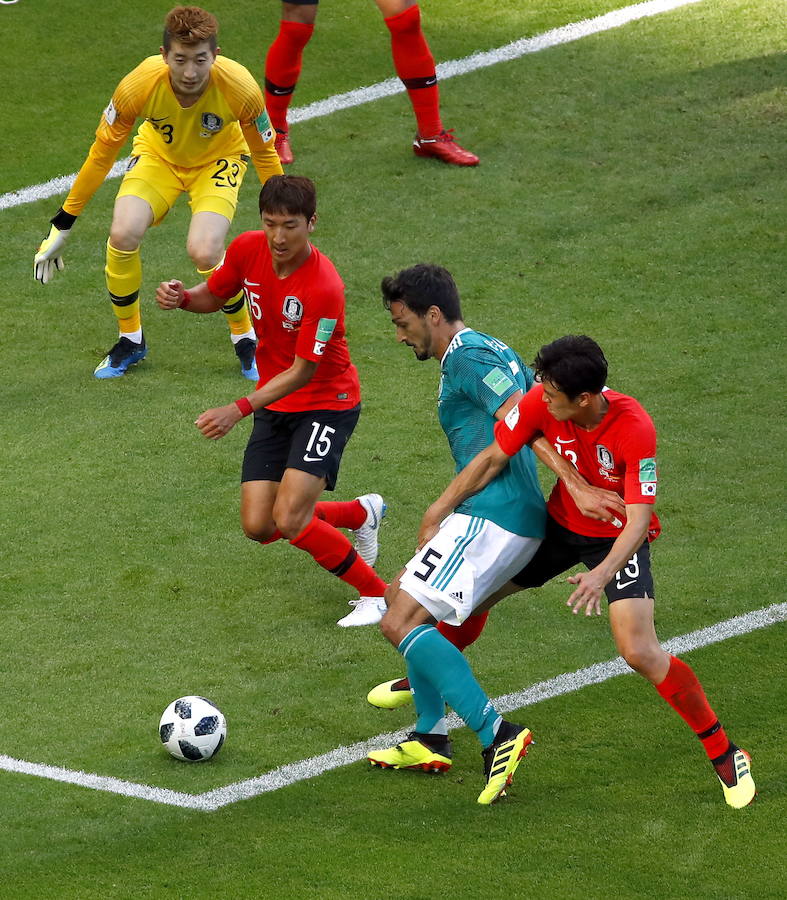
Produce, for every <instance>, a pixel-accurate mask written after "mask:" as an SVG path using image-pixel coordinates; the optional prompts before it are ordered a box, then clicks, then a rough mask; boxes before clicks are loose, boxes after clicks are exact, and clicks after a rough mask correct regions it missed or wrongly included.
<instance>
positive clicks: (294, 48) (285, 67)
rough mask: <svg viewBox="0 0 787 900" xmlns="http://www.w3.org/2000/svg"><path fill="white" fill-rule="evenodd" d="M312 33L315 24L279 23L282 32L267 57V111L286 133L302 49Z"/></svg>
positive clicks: (277, 125)
mask: <svg viewBox="0 0 787 900" xmlns="http://www.w3.org/2000/svg"><path fill="white" fill-rule="evenodd" d="M313 32H314V25H307V24H306V23H304V22H285V21H282V22H280V23H279V33H278V35H277V36H276V40H275V41H274V42H273V43H272V44H271V45H270V48H269V50H268V55H267V56H266V57H265V108H266V109H267V110H268V115H269V116H270V118H271V125H273V127H274V128H275V129H276V130H277V131H286V130H287V108H288V107H289V105H290V98H291V97H292V92H293V91H294V90H295V86H296V85H297V84H298V77H299V76H300V74H301V63H302V61H303V48H304V47H305V46H306V45H307V44H308V43H309V40H310V39H311V36H312V33H313Z"/></svg>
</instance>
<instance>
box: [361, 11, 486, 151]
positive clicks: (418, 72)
mask: <svg viewBox="0 0 787 900" xmlns="http://www.w3.org/2000/svg"><path fill="white" fill-rule="evenodd" d="M375 2H376V3H377V6H378V8H379V10H380V12H381V13H382V15H383V19H384V20H385V25H386V27H387V28H388V31H389V32H390V34H391V55H392V57H393V63H394V68H395V69H396V74H397V75H398V76H399V78H400V79H401V81H402V83H403V84H404V86H405V88H406V89H407V95H408V97H409V98H410V103H411V104H412V107H413V113H414V114H415V120H416V127H417V129H418V130H417V132H416V135H415V139H414V141H413V151H414V152H415V154H416V156H432V157H434V158H435V159H439V160H441V161H442V162H445V163H449V164H451V165H454V166H477V165H478V157H477V156H476V155H475V154H473V153H470V152H469V151H468V150H465V149H464V148H463V147H460V146H459V144H457V143H456V141H455V140H454V136H453V129H452V130H450V131H446V130H445V129H444V128H443V123H442V121H441V119H440V89H439V87H438V85H437V71H436V69H435V61H434V57H433V56H432V51H431V50H430V49H429V44H428V43H427V41H426V38H425V37H424V33H423V30H422V29H421V10H420V9H419V7H418V4H417V3H416V2H415V0H375Z"/></svg>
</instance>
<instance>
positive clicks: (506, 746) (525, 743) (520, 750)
mask: <svg viewBox="0 0 787 900" xmlns="http://www.w3.org/2000/svg"><path fill="white" fill-rule="evenodd" d="M532 743H533V735H532V734H531V733H530V729H529V728H523V727H522V726H521V725H514V723H513V722H506V720H505V719H503V721H502V722H501V723H500V727H499V728H498V730H497V735H496V736H495V739H494V741H493V742H492V743H491V744H490V745H489V746H488V747H487V748H486V750H484V751H482V753H481V756H483V758H484V775H485V776H486V787H485V788H484V789H483V791H481V793H480V794H479V795H478V802H479V803H480V804H482V805H483V806H488V805H489V804H490V803H494V802H495V800H498V799H499V798H500V797H504V796H505V793H506V788H507V787H508V786H509V785H510V784H511V782H512V781H513V780H514V772H516V770H517V766H518V765H519V763H520V760H521V759H522V758H523V757H524V756H525V754H526V753H527V748H528V747H529V746H530V744H532Z"/></svg>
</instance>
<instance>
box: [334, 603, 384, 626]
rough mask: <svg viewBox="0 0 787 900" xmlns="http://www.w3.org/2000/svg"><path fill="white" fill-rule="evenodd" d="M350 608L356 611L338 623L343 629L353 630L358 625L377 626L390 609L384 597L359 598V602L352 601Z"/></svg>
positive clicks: (349, 613)
mask: <svg viewBox="0 0 787 900" xmlns="http://www.w3.org/2000/svg"><path fill="white" fill-rule="evenodd" d="M350 606H354V607H355V609H354V610H352V612H348V613H347V615H346V616H345V617H344V618H343V619H339V621H338V622H337V623H336V624H337V625H341V627H342V628H353V627H355V626H356V625H376V624H377V623H378V622H379V621H380V619H382V617H383V616H384V615H385V611H386V609H387V608H388V607H387V606H386V605H385V600H384V599H383V598H382V597H359V598H358V599H357V600H350Z"/></svg>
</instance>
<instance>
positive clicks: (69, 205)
mask: <svg viewBox="0 0 787 900" xmlns="http://www.w3.org/2000/svg"><path fill="white" fill-rule="evenodd" d="M120 147H121V144H107V143H106V142H105V141H101V140H95V141H94V142H93V145H92V147H91V148H90V151H89V153H88V155H87V159H85V161H84V163H82V168H81V169H80V170H79V172H78V174H77V177H76V179H75V180H74V184H73V185H72V187H71V190H70V191H69V192H68V197H67V198H66V201H65V203H64V204H63V209H64V210H65V212H67V213H69V214H70V215H72V216H78V215H79V214H80V213H81V212H82V210H83V209H84V208H85V207H86V206H87V204H88V202H89V201H90V198H91V197H92V196H93V194H95V192H96V191H97V190H98V189H99V188H100V187H101V185H102V184H103V182H104V179H105V178H106V177H107V173H108V172H109V170H110V169H111V168H112V165H113V163H114V162H115V159H116V158H117V155H118V152H119V150H120Z"/></svg>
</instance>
